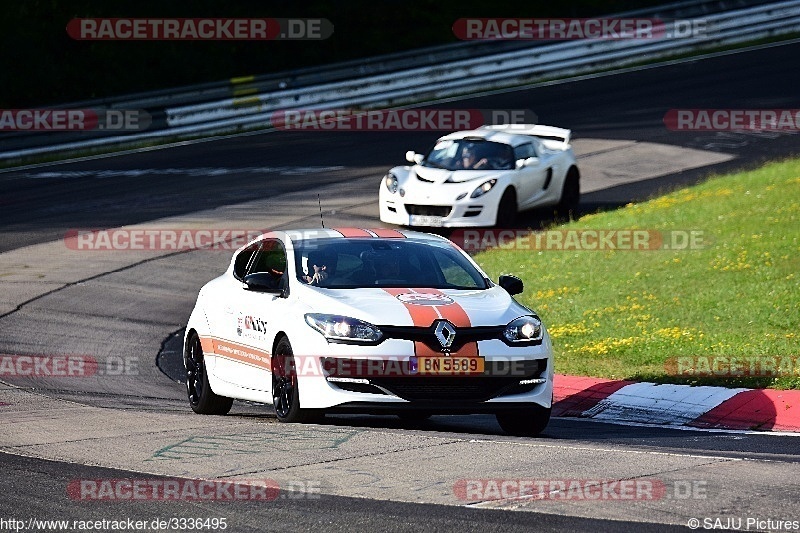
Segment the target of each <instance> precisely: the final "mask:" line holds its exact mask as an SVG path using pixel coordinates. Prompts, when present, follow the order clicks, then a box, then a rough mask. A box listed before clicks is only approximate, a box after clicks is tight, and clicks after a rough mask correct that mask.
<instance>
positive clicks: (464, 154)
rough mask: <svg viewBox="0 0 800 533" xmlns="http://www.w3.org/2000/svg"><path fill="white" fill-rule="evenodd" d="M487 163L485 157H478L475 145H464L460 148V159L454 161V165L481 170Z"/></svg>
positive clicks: (465, 168)
mask: <svg viewBox="0 0 800 533" xmlns="http://www.w3.org/2000/svg"><path fill="white" fill-rule="evenodd" d="M488 165H489V160H488V159H486V158H485V157H483V158H481V159H478V158H477V155H476V153H475V146H473V145H469V144H468V145H466V146H464V148H462V149H461V159H459V160H458V161H457V162H456V167H457V168H461V169H464V170H481V169H485V168H486V167H487V166H488Z"/></svg>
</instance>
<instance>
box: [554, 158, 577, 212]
mask: <svg viewBox="0 0 800 533" xmlns="http://www.w3.org/2000/svg"><path fill="white" fill-rule="evenodd" d="M580 179H581V176H580V173H579V172H578V169H577V168H575V167H570V168H569V170H568V171H567V175H566V177H564V185H563V187H562V188H561V198H560V199H559V200H558V205H557V206H556V211H557V212H558V214H559V215H562V216H570V215H573V214H574V213H575V211H577V209H578V204H579V203H580V200H581V185H580Z"/></svg>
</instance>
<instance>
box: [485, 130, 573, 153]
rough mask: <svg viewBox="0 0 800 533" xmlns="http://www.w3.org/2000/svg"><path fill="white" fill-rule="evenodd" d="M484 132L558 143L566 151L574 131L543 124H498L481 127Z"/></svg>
mask: <svg viewBox="0 0 800 533" xmlns="http://www.w3.org/2000/svg"><path fill="white" fill-rule="evenodd" d="M480 129H482V130H492V131H500V132H503V133H509V134H511V135H532V136H534V137H538V138H540V139H542V140H543V141H558V142H559V143H561V145H562V146H561V147H560V148H561V149H562V150H566V149H567V147H568V146H569V141H570V139H571V138H572V130H567V129H564V128H557V127H555V126H544V125H542V124H496V125H493V126H481V127H480Z"/></svg>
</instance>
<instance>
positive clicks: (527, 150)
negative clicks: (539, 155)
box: [514, 143, 536, 159]
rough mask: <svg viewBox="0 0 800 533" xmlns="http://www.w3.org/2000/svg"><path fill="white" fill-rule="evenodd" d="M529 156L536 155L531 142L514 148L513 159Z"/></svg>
mask: <svg viewBox="0 0 800 533" xmlns="http://www.w3.org/2000/svg"><path fill="white" fill-rule="evenodd" d="M529 157H536V149H535V148H534V147H533V143H528V144H523V145H521V146H517V147H516V148H514V159H528V158H529Z"/></svg>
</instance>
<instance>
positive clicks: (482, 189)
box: [469, 180, 497, 198]
mask: <svg viewBox="0 0 800 533" xmlns="http://www.w3.org/2000/svg"><path fill="white" fill-rule="evenodd" d="M496 183H497V180H489V181H484V182H483V183H481V184H480V186H479V187H478V188H477V189H475V190H474V191H472V194H470V195H469V197H470V198H478V197H479V196H483V195H484V194H486V193H487V192H489V191H491V190H492V187H494V186H495V184H496Z"/></svg>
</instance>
